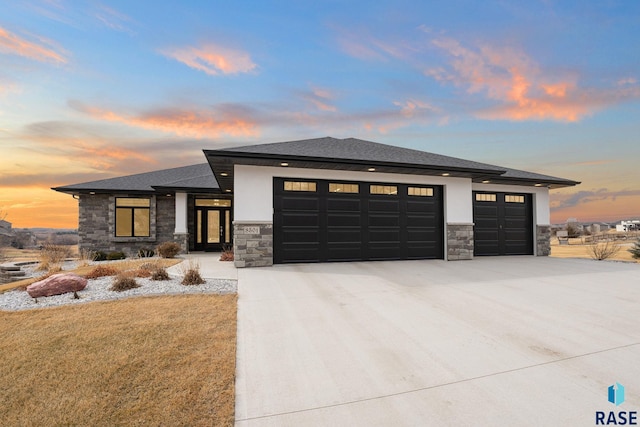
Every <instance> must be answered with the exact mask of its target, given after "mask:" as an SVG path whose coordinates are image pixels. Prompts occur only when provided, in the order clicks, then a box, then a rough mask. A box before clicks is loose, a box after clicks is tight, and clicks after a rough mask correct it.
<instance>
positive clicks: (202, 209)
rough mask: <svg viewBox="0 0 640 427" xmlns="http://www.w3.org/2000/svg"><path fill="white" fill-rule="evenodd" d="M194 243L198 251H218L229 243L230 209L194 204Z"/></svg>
mask: <svg viewBox="0 0 640 427" xmlns="http://www.w3.org/2000/svg"><path fill="white" fill-rule="evenodd" d="M195 225H196V230H195V231H196V236H195V237H196V239H195V240H196V242H195V243H196V245H195V249H196V250H200V251H219V250H221V249H222V248H223V246H226V245H230V244H231V209H229V208H222V207H220V208H219V207H208V206H196V224H195Z"/></svg>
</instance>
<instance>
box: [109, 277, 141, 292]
mask: <svg viewBox="0 0 640 427" xmlns="http://www.w3.org/2000/svg"><path fill="white" fill-rule="evenodd" d="M139 287H140V285H139V284H138V282H136V279H135V278H134V277H133V276H132V275H131V274H126V273H119V274H118V275H117V276H116V278H115V280H114V281H113V284H112V285H111V288H110V290H112V291H116V292H123V291H128V290H129V289H134V288H139Z"/></svg>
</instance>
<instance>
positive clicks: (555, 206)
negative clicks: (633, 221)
mask: <svg viewBox="0 0 640 427" xmlns="http://www.w3.org/2000/svg"><path fill="white" fill-rule="evenodd" d="M550 208H551V220H552V222H553V223H562V222H564V221H565V220H566V219H567V218H571V217H573V218H577V219H578V220H579V221H595V220H600V221H613V222H615V221H619V220H621V219H628V218H635V217H637V215H638V209H640V190H637V189H622V190H618V191H615V190H610V189H607V188H600V189H592V190H580V191H565V192H552V193H551V195H550Z"/></svg>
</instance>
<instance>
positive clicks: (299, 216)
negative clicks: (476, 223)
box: [273, 178, 444, 264]
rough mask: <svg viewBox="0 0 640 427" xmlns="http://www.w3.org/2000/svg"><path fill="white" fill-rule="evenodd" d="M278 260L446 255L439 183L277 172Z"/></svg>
mask: <svg viewBox="0 0 640 427" xmlns="http://www.w3.org/2000/svg"><path fill="white" fill-rule="evenodd" d="M273 205H274V218H273V223H274V262H275V263H277V264H281V263H291V262H331V261H367V260H394V259H428V258H440V259H442V258H443V256H444V249H443V214H442V188H441V187H439V186H427V185H408V184H388V183H372V182H345V181H328V180H305V179H290V178H287V179H284V178H274V200H273Z"/></svg>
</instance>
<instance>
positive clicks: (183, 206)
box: [174, 192, 188, 234]
mask: <svg viewBox="0 0 640 427" xmlns="http://www.w3.org/2000/svg"><path fill="white" fill-rule="evenodd" d="M175 199H176V229H175V232H174V233H175V234H187V217H188V215H187V193H183V192H176V197H175Z"/></svg>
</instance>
